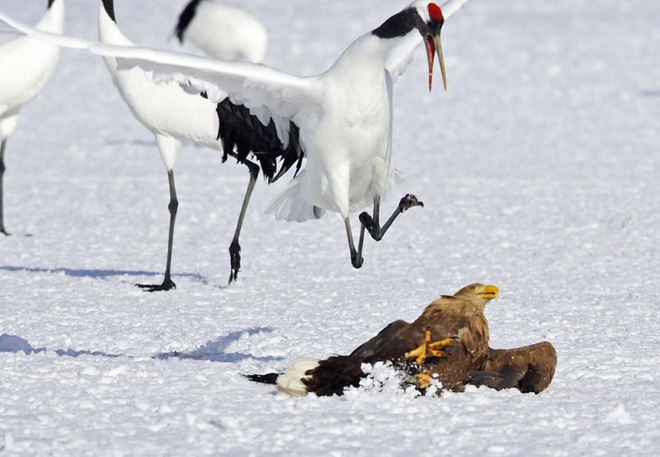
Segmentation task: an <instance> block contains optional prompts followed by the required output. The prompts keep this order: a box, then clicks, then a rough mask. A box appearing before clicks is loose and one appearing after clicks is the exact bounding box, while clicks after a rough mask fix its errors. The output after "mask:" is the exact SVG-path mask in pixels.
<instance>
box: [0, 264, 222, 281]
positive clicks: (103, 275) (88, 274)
mask: <svg viewBox="0 0 660 457" xmlns="http://www.w3.org/2000/svg"><path fill="white" fill-rule="evenodd" d="M0 271H8V272H10V273H18V272H26V273H48V274H63V275H64V276H71V277H73V278H92V279H107V278H111V277H116V276H135V277H141V276H159V275H161V276H162V274H163V273H162V272H160V273H159V272H154V271H138V270H102V269H75V268H30V267H12V266H2V267H0ZM176 276H177V277H182V278H189V279H192V280H194V281H197V282H200V283H202V284H205V285H208V284H209V281H208V279H207V278H206V277H204V276H202V275H200V274H196V273H177V274H176Z"/></svg>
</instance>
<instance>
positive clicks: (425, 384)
mask: <svg viewBox="0 0 660 457" xmlns="http://www.w3.org/2000/svg"><path fill="white" fill-rule="evenodd" d="M415 379H416V382H415V384H416V385H417V388H418V389H428V388H429V386H430V385H431V375H430V374H428V373H426V372H424V373H417V374H416V375H415Z"/></svg>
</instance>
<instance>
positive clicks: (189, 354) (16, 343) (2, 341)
mask: <svg viewBox="0 0 660 457" xmlns="http://www.w3.org/2000/svg"><path fill="white" fill-rule="evenodd" d="M272 332H273V329H272V328H270V327H252V328H248V329H246V330H239V331H235V332H231V333H229V334H228V335H225V336H221V337H219V338H218V339H216V340H212V341H209V342H207V343H205V344H204V345H202V346H200V347H198V348H197V349H194V350H191V351H181V352H179V351H171V352H162V353H158V354H155V355H153V356H151V358H152V359H154V360H163V361H167V360H169V359H187V360H199V361H211V362H223V363H238V362H241V361H243V360H256V361H259V362H277V361H281V360H283V359H282V357H270V356H269V357H257V356H254V355H252V354H248V353H241V352H227V348H228V347H230V346H231V345H232V344H233V343H235V342H237V341H239V340H240V339H241V338H242V337H243V336H246V335H247V336H251V335H257V334H259V333H272ZM3 352H4V353H18V352H23V353H24V354H26V355H30V354H39V353H42V352H49V353H55V354H57V355H58V356H59V357H73V358H78V357H80V356H83V355H87V356H92V357H102V358H108V359H117V358H127V359H134V358H135V356H132V355H127V354H113V353H108V352H104V351H90V350H78V349H72V348H69V349H48V348H45V347H41V348H35V347H33V346H32V345H31V344H30V342H29V341H28V340H26V339H25V338H21V337H19V336H16V335H8V334H6V333H4V334H1V335H0V353H3Z"/></svg>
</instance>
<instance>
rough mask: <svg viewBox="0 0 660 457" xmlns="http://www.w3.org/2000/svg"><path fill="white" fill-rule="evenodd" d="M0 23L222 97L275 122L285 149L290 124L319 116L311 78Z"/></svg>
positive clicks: (0, 17) (215, 98)
mask: <svg viewBox="0 0 660 457" xmlns="http://www.w3.org/2000/svg"><path fill="white" fill-rule="evenodd" d="M0 20H2V21H4V22H6V23H7V24H8V25H10V26H11V27H13V28H15V29H16V30H18V31H20V32H22V33H24V34H26V35H29V36H31V37H33V38H36V39H40V40H43V41H46V42H49V43H53V44H56V45H58V46H61V47H66V48H72V49H86V50H88V51H90V52H92V53H94V54H97V55H99V56H102V57H114V58H115V59H116V60H117V65H118V67H119V68H124V69H129V68H132V67H136V66H138V67H140V68H142V69H143V70H145V71H152V72H153V73H154V76H155V79H156V80H157V81H158V80H160V81H163V82H168V81H176V82H178V83H179V84H181V85H182V86H184V87H186V88H187V89H188V90H191V88H194V90H196V91H200V92H201V91H205V92H206V93H207V95H208V97H209V99H210V100H212V101H217V102H219V101H222V100H223V99H224V98H225V97H226V94H229V98H230V99H231V100H232V102H234V103H238V104H242V105H245V106H246V107H247V108H248V109H250V112H251V113H252V114H253V115H255V116H256V117H257V118H259V120H260V121H261V122H262V123H264V125H267V124H268V123H269V121H270V119H273V120H274V121H275V124H276V127H277V131H278V134H280V135H283V136H285V137H280V139H281V140H283V142H284V143H285V146H286V144H287V143H288V135H285V134H286V133H288V130H289V123H288V120H293V121H294V122H295V121H296V118H300V116H305V115H307V114H309V112H311V111H315V110H317V109H318V108H319V107H318V106H316V104H315V100H317V97H315V96H314V93H313V91H314V87H315V85H314V84H313V81H314V80H315V78H314V77H304V78H302V77H297V76H293V75H289V74H287V73H283V72H280V71H278V70H275V69H273V68H269V67H265V66H263V65H258V64H253V63H249V62H229V61H222V60H216V59H211V58H207V57H201V56H194V55H189V54H182V53H178V52H171V51H162V50H156V49H149V48H143V47H138V46H117V45H112V44H106V43H101V42H98V41H90V40H83V39H80V38H74V37H69V36H66V35H58V34H52V33H48V32H43V31H41V30H37V29H35V28H33V27H30V26H28V25H25V24H23V23H21V22H19V21H16V20H14V19H11V18H9V17H7V16H6V15H4V14H3V13H1V12H0Z"/></svg>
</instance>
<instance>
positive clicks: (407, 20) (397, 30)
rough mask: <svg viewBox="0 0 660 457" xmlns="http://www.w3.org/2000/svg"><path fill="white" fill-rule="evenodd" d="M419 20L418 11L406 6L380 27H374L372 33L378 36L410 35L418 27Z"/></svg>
mask: <svg viewBox="0 0 660 457" xmlns="http://www.w3.org/2000/svg"><path fill="white" fill-rule="evenodd" d="M418 21H419V15H418V14H417V12H416V11H415V10H414V9H412V8H406V9H405V10H403V11H401V12H400V13H397V14H395V15H394V16H392V17H391V18H389V19H388V20H386V21H385V22H384V23H383V24H382V25H381V26H380V27H378V28H377V29H374V30H373V31H372V32H371V33H373V34H374V35H376V36H377V37H378V38H384V39H390V38H401V37H404V36H406V35H408V34H409V33H410V32H411V31H412V29H414V28H416V27H417V25H418V24H417V22H418Z"/></svg>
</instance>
